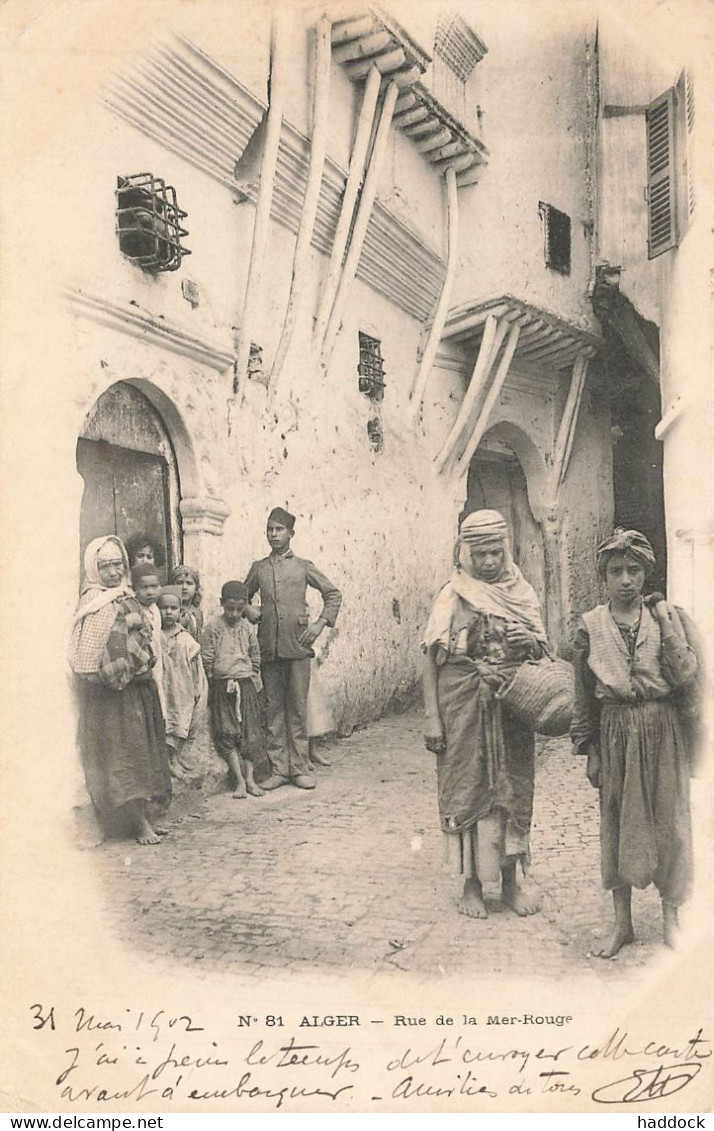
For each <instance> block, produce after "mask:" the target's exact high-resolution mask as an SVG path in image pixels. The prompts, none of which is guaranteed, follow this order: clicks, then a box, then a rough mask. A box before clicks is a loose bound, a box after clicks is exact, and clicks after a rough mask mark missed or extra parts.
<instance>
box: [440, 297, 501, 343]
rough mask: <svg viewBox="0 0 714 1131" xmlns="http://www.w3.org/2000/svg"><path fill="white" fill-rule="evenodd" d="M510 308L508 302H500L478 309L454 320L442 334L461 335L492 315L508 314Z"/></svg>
mask: <svg viewBox="0 0 714 1131" xmlns="http://www.w3.org/2000/svg"><path fill="white" fill-rule="evenodd" d="M509 309H510V307H509V306H508V304H507V303H499V304H498V305H497V306H492V307H489V308H488V309H483V310H477V311H475V312H474V313H473V314H468V315H466V316H465V317H462V318H459V320H458V322H452V323H451V324H450V325H447V326H445V327H444V333H443V334H442V335H441V336H442V338H453V337H455V335H456V334H459V335H461V334H463V333H464V332H465V331H466V330H474V329H476V327H477V326H482V325H483V324H484V322H486V321H487V320H488V319H489V318H490V317H491V316H493V317H494V318H500V317H501V316H502V315H503V314H507V313H508V311H509Z"/></svg>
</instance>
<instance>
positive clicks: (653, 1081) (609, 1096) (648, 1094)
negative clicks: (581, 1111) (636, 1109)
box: [592, 1063, 702, 1104]
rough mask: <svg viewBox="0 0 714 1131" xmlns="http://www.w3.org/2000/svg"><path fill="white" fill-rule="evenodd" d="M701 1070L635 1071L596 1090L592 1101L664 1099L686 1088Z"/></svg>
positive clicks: (688, 1066) (693, 1067)
mask: <svg viewBox="0 0 714 1131" xmlns="http://www.w3.org/2000/svg"><path fill="white" fill-rule="evenodd" d="M701 1067H702V1066H701V1063H690V1064H672V1065H670V1066H669V1067H666V1066H665V1065H664V1064H659V1065H657V1067H656V1068H635V1070H634V1071H633V1072H632V1074H631V1075H630V1076H625V1077H624V1078H623V1079H622V1080H615V1081H614V1083H612V1084H604V1085H603V1086H602V1088H597V1089H596V1091H594V1092H593V1094H592V1098H593V1099H594V1100H595V1102H596V1103H599V1104H638V1103H647V1101H648V1100H661V1099H664V1097H665V1096H673V1095H674V1093H675V1092H679V1091H681V1089H682V1088H686V1086H687V1084H689V1083H691V1081H692V1080H693V1079H694V1077H695V1076H696V1075H697V1073H698V1072H699V1069H700V1068H701Z"/></svg>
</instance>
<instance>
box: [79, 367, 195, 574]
mask: <svg viewBox="0 0 714 1131" xmlns="http://www.w3.org/2000/svg"><path fill="white" fill-rule="evenodd" d="M77 470H78V471H79V473H80V475H81V476H82V478H83V480H84V493H83V496H82V507H81V515H80V553H81V554H82V555H83V554H84V548H85V546H86V545H87V543H88V542H90V541H91V540H92V539H93V538H97V537H99V536H100V535H102V534H118V535H119V537H120V538H123V539H125V540H126V539H127V538H129V537H131V536H132V535H133V534H137V533H139V532H140V531H148V532H150V533H151V534H153V535H154V536H155V538H156V539H157V541H158V542H159V544H160V545H161V546H162V548H163V550H164V557H165V561H166V568H167V571H168V570H170V569H171V567H172V566H174V565H176V564H178V563H179V562H180V561H181V555H182V531H181V515H180V511H179V502H180V482H179V473H178V466H177V462H176V455H175V452H174V449H173V445H172V443H171V440H170V438H169V434H168V432H167V430H166V427H165V425H164V422H163V420H162V418H161V416H160V414H159V413H158V412H157V410H156V409H155V408H154V406H153V405H152V404H151V402H150V401H149V399H148V398H147V397H146V396H145V395H144V394H143V393H142V392H141V391H140V390H139V389H137V388H136V387H135V386H133V385H130V384H128V383H126V382H124V381H120V382H118V383H117V384H116V385H112V386H111V387H110V388H109V389H107V390H106V392H105V393H103V394H102V396H101V397H100V398H99V399H98V400H97V401H96V403H95V404H94V407H93V408H92V410H91V411H90V412H89V414H88V416H87V417H86V419H85V422H84V425H83V427H82V430H81V434H80V437H79V440H78V441H77Z"/></svg>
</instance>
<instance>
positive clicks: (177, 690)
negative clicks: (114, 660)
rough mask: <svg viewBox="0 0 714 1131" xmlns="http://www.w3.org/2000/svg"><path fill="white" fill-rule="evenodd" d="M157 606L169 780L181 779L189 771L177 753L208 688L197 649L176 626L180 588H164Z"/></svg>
mask: <svg viewBox="0 0 714 1131" xmlns="http://www.w3.org/2000/svg"><path fill="white" fill-rule="evenodd" d="M157 605H158V608H159V612H160V614H161V624H162V631H161V638H162V647H163V679H164V704H165V707H164V709H165V717H166V746H167V748H168V755H169V771H170V773H171V774H172V776H173V777H175V778H183V777H185V776H186V770H188V769H190V767H189V766H188V765H187V764H186V762H184V761H182V759H181V753H182V750H183V747H184V745H185V743H186V739H187V738H188V737H189V735H190V734H191V731H192V729H193V728H194V725H195V721H196V718H197V715H198V713H199V712H200V711H201V709H202V708H203V707H204V706H205V702H206V697H207V692H208V687H207V684H206V676H205V674H204V671H203V663H202V661H201V646H200V644H199V643H198V641H196V640H194V638H193V636H191V634H190V633H189V632H187V631H186V629H185V628H184V627H183V626H182V625H181V623H180V616H181V587H180V586H179V585H165V586H164V588H163V589H162V590H161V592H160V594H159V598H158V601H157Z"/></svg>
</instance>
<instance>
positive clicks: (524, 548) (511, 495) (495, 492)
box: [459, 432, 547, 610]
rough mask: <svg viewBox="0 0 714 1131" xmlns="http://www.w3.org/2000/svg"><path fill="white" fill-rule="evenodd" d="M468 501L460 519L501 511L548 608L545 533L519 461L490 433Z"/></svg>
mask: <svg viewBox="0 0 714 1131" xmlns="http://www.w3.org/2000/svg"><path fill="white" fill-rule="evenodd" d="M466 483H467V486H466V502H465V504H464V509H463V511H462V512H461V515H460V516H459V520H461V519H462V518H463V517H464V516H465V515H467V514H470V513H471V511H475V510H480V509H481V508H482V507H487V508H489V509H492V510H497V511H500V512H501V514H502V515H503V517H504V518H505V520H506V522H507V523H508V529H509V530H510V532H511V548H512V550H513V558H514V560H515V562H516V564H517V565H518V566H520V568H521V571H522V573H523V575H524V577H525V578H526V579H527V580H528V581H529V582H530V583H531V585H532V586H533V588H534V589H535V591H536V594H537V595H538V599H539V601H540V603H541V608H542V609H544V610H545V609H546V608H547V603H546V572H545V555H544V551H543V534H542V530H541V527H540V525H539V524H538V523H537V522H536V520H535V518H534V517H533V512H532V510H531V508H530V504H529V502H528V486H527V483H526V477H525V474H524V471H523V467H522V466H521V463H520V460H519V459H518V457H517V455H516V454H515V452H514V451H513V449H512V448H510V447H509V446H508V444H506V443H505V442H504V441H503V440H502V439H500V438H498V437H497V436H495V435H494V434H493V433H492V432H487V433H486V435H485V436H484V437H483V440H482V441H481V443H480V444H479V446H478V448H477V449H476V452H475V454H474V457H473V459H472V460H471V463H470V465H469V471H468V477H467V481H466Z"/></svg>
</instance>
